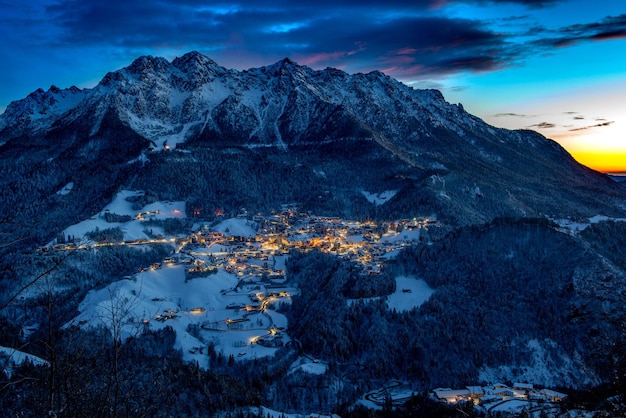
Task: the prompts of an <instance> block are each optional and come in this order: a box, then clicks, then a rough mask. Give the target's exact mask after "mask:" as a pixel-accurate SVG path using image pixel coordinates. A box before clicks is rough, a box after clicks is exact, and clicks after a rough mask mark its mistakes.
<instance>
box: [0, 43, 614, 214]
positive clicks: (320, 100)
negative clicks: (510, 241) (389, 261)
mask: <svg viewBox="0 0 626 418" xmlns="http://www.w3.org/2000/svg"><path fill="white" fill-rule="evenodd" d="M0 129H1V130H0V144H4V146H3V147H2V148H1V149H0V153H1V154H2V155H4V158H7V157H8V158H15V157H16V156H17V155H22V154H23V152H25V151H28V150H30V151H31V155H30V158H35V160H33V161H31V162H32V163H34V162H36V161H39V162H41V161H44V160H45V161H48V162H50V161H52V160H54V159H56V161H57V162H60V164H61V165H62V168H61V169H60V170H61V172H60V173H59V177H62V178H58V183H57V184H55V185H54V188H55V191H56V190H58V189H59V188H61V187H62V186H63V184H67V182H68V181H74V180H76V181H75V183H76V184H78V185H80V183H81V181H80V177H82V174H81V173H82V172H84V171H85V170H87V171H88V172H90V173H96V172H99V171H108V172H112V173H114V174H115V176H113V177H114V178H115V177H116V176H117V175H118V174H120V171H119V169H118V168H120V167H123V166H124V164H128V163H130V162H132V161H138V160H142V161H144V166H143V168H144V170H143V171H141V170H140V171H139V172H134V173H132V176H134V177H135V178H136V176H139V177H140V178H143V174H145V172H146V170H145V163H146V161H147V160H148V159H150V161H152V162H153V163H154V162H156V160H157V158H155V157H152V158H150V155H154V152H155V151H162V150H172V149H177V150H179V151H185V153H183V154H181V153H177V155H178V156H177V158H169V157H168V158H169V159H168V158H165V159H163V158H164V157H162V156H161V157H159V158H160V159H163V161H161V163H163V164H165V165H169V166H171V165H172V164H173V165H179V164H182V167H184V166H185V165H186V166H189V165H191V164H192V163H193V161H195V160H194V159H197V157H198V155H197V152H199V151H200V150H202V151H206V150H212V152H217V153H229V155H232V154H233V150H235V149H236V150H237V153H238V155H239V156H240V157H241V159H240V160H238V161H239V162H238V163H237V165H239V166H240V165H241V164H242V163H243V161H244V160H245V161H246V164H248V165H251V166H255V164H257V163H254V162H253V161H252V160H254V159H255V158H257V157H258V156H259V153H262V152H264V153H267V154H268V155H271V156H272V158H269V159H268V158H265V161H266V162H267V161H270V160H271V161H272V162H271V163H268V164H270V165H272V164H279V165H281V167H287V166H289V167H292V168H293V169H294V170H296V171H297V172H298V176H297V177H298V178H299V179H301V180H303V181H306V182H309V183H310V181H311V179H315V180H316V181H318V182H319V183H321V184H323V186H320V191H321V192H324V193H331V194H332V196H333V197H334V198H335V199H336V200H337V202H335V204H334V206H335V208H334V209H336V210H337V211H339V212H344V213H345V212H346V211H353V209H350V208H349V207H354V206H355V205H357V206H359V205H361V203H362V206H364V207H365V206H368V202H367V201H366V200H362V202H360V201H356V199H357V197H358V198H360V199H363V196H364V195H363V192H366V193H383V192H385V191H393V192H394V194H393V196H394V197H393V198H392V199H389V201H388V202H386V203H385V205H384V206H385V210H384V211H382V213H383V214H384V212H388V213H389V214H393V216H397V215H402V216H407V215H415V214H416V212H428V214H431V213H432V212H435V213H437V214H439V215H440V216H441V217H443V218H446V219H448V220H449V221H451V222H452V223H461V224H465V223H474V222H483V221H485V220H489V219H491V218H493V217H494V216H529V215H554V216H577V215H586V216H593V215H595V214H598V213H606V214H612V213H611V212H614V211H616V207H618V205H619V204H620V203H619V202H623V200H620V199H623V195H624V192H623V188H620V187H617V186H616V184H615V183H614V182H611V181H610V180H609V179H608V178H607V177H606V176H604V175H601V174H598V173H595V172H593V171H591V170H589V169H586V168H585V167H583V166H581V165H579V164H578V163H576V162H575V161H574V160H573V159H572V158H571V156H569V154H567V152H566V151H565V150H563V149H562V148H561V147H560V146H559V145H558V144H556V143H555V142H553V141H550V140H547V139H546V138H544V137H543V136H541V135H539V134H537V133H535V132H532V131H508V130H504V129H498V128H494V127H492V126H489V125H487V124H486V123H484V122H483V121H482V120H480V119H479V118H477V117H475V116H472V115H470V114H469V113H467V112H466V111H465V110H464V109H463V107H462V106H461V105H453V104H450V103H447V102H446V101H445V100H444V98H443V96H442V94H441V93H440V92H439V91H436V90H415V89H413V88H411V87H408V86H406V85H404V84H402V83H400V82H398V81H396V80H393V79H392V78H390V77H388V76H386V75H384V74H383V73H381V72H376V71H375V72H371V73H368V74H352V75H350V74H347V73H345V72H342V71H339V70H336V69H331V68H328V69H325V70H321V71H315V70H312V69H311V68H308V67H306V66H300V65H297V64H296V63H294V62H292V61H290V60H289V59H283V60H281V61H279V62H277V63H275V64H273V65H269V66H266V67H261V68H252V69H249V70H246V71H236V70H230V69H226V68H223V67H221V66H219V65H218V64H216V63H215V62H214V61H212V60H211V59H209V58H207V57H205V56H204V55H202V54H200V53H198V52H190V53H188V54H186V55H184V56H182V57H179V58H176V59H174V60H172V61H171V62H170V61H168V60H166V59H164V58H158V57H150V56H144V57H140V58H138V59H137V60H135V61H134V62H133V63H132V64H131V65H130V66H128V67H126V68H122V69H120V70H117V71H114V72H110V73H108V74H107V75H106V76H105V77H104V78H103V79H102V80H101V82H100V83H99V84H98V85H97V86H96V87H94V88H93V89H85V90H80V89H77V88H75V87H72V88H70V89H66V90H60V89H58V88H56V87H54V86H53V87H51V88H50V90H48V91H47V92H44V91H42V90H37V91H36V92H34V93H32V94H30V95H29V96H28V97H26V98H25V99H23V100H19V101H16V102H13V103H11V104H10V105H9V106H8V108H7V110H6V112H5V113H4V114H3V115H1V116H0ZM189 152H190V154H189ZM194 152H195V153H196V155H195V156H194ZM39 153H40V154H39ZM150 153H152V154H150ZM35 155H39V157H38V158H36V157H35ZM51 159H52V160H51ZM68 166H69V167H68ZM96 166H97V167H100V168H101V169H102V170H99V169H97V168H96ZM79 168H81V170H82V171H81V170H78V169H79ZM266 168H267V167H266ZM239 169H240V168H237V169H236V168H235V167H231V172H230V174H229V176H232V177H233V178H234V177H237V175H240V177H250V175H249V174H246V173H245V172H238V174H235V173H234V171H232V170H239ZM181 170H182V168H181ZM272 170H278V171H280V170H281V169H279V168H277V167H273V168H272ZM215 174H216V173H213V174H212V175H215ZM130 175H131V173H127V174H125V175H123V176H122V177H120V178H119V183H115V182H113V183H115V184H113V183H111V181H112V178H111V177H109V178H107V179H106V180H105V183H109V184H108V187H109V188H116V187H119V186H120V185H122V184H123V183H124V182H127V180H128V179H129V178H130V177H128V176H130ZM205 175H207V174H205ZM252 177H253V178H252V179H250V181H254V176H252ZM257 177H258V176H257ZM331 177H332V178H331ZM207 179H208V178H205V181H206V180H207ZM169 180H171V181H173V182H177V181H178V180H176V179H173V178H170V179H169ZM292 180H293V179H292ZM50 181H54V180H52V179H51V180H50ZM144 181H145V182H147V180H145V178H144ZM293 181H296V180H293ZM296 182H297V181H296ZM144 186H145V185H144ZM292 186H293V187H292V188H294V187H296V186H295V185H292ZM298 187H299V186H298ZM240 188H241V187H239V186H237V187H235V189H234V193H235V194H238V195H241V191H240V190H239V189H240ZM296 188H297V187H296ZM246 189H247V190H249V189H250V187H246ZM76 190H77V191H80V187H78V188H77V189H76ZM172 193H174V194H177V192H172ZM316 193H317V192H316ZM108 197H109V198H110V197H111V196H108ZM172 197H176V198H185V199H189V197H190V196H182V195H180V193H178V195H177V196H172ZM195 197H196V198H199V196H195ZM250 197H253V196H250ZM257 197H258V196H257ZM281 198H285V199H290V200H299V201H300V200H302V194H301V193H300V194H289V193H287V194H286V195H285V196H281ZM205 199H206V196H205ZM219 199H222V200H228V198H224V197H223V196H222V197H220V198H219ZM219 199H218V200H219ZM268 199H269V197H268V198H267V199H261V200H266V201H267V200H268ZM196 200H198V199H196ZM209 200H211V199H209ZM231 200H232V199H231ZM235 200H237V199H235ZM240 200H241V199H240ZM249 200H250V199H245V200H243V201H237V202H236V203H234V202H231V203H232V205H234V206H236V205H239V204H242V205H249ZM342 202H343V203H342ZM216 204H221V205H225V206H227V207H228V206H229V202H226V203H217V202H216ZM370 205H371V208H374V206H376V205H373V204H371V203H370ZM234 206H233V207H234ZM417 206H419V207H420V209H417V208H416V207H417ZM378 212H379V214H380V213H381V211H380V210H378ZM365 213H368V211H367V210H366V211H365ZM368 216H369V215H368Z"/></svg>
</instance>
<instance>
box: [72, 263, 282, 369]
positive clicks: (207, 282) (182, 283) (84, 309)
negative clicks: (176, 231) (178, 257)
mask: <svg viewBox="0 0 626 418" xmlns="http://www.w3.org/2000/svg"><path fill="white" fill-rule="evenodd" d="M237 283H238V279H237V276H235V275H233V274H230V273H227V272H226V271H224V270H222V269H219V270H218V271H217V273H215V274H211V275H209V276H207V277H198V278H193V279H190V280H186V278H185V267H184V266H183V265H179V264H175V263H169V264H165V265H164V266H163V267H162V268H157V269H154V270H147V271H144V272H142V273H138V274H136V275H135V276H133V278H132V279H129V280H121V281H118V282H115V283H112V284H111V285H109V286H107V287H106V288H103V289H100V290H92V291H90V292H89V293H88V294H87V296H86V297H85V299H84V300H83V301H82V302H81V303H80V305H79V307H78V310H79V312H80V314H79V315H78V316H76V317H75V318H74V319H73V320H72V321H70V322H69V323H67V324H66V325H65V326H66V327H67V326H70V325H79V326H86V327H94V326H99V325H104V326H106V327H108V328H109V329H111V330H112V332H115V333H117V335H119V338H122V339H126V338H128V337H130V336H133V335H137V334H139V333H140V332H141V329H142V328H143V327H144V326H149V327H150V328H152V329H162V328H164V327H166V326H171V327H172V328H173V329H174V331H175V332H176V343H175V348H176V349H178V350H181V352H182V354H183V360H185V361H188V362H197V363H198V365H199V366H200V367H203V368H208V367H209V357H208V356H207V355H206V351H204V348H205V347H206V346H207V345H208V344H209V343H212V344H213V345H214V346H215V350H216V352H218V353H220V352H221V353H223V355H224V356H226V357H228V356H230V355H233V356H234V357H235V358H260V357H267V356H271V355H274V354H275V352H276V350H277V349H276V348H272V347H265V346H262V345H259V344H254V343H253V342H252V341H253V340H254V339H256V338H258V337H262V336H266V335H268V328H270V327H272V326H273V327H286V326H287V319H286V317H285V316H284V315H282V314H280V313H278V312H275V311H273V310H271V309H267V310H266V311H265V312H264V313H260V312H252V313H250V314H248V313H246V312H245V310H239V309H233V308H230V309H229V308H228V305H230V304H240V305H245V304H246V303H249V302H250V298H249V293H250V292H248V291H245V290H242V291H241V292H239V291H233V290H232V289H233V288H235V286H236V285H237ZM241 287H242V286H240V288H241ZM244 287H245V286H244ZM166 314H173V315H175V317H174V318H168V319H165V320H159V319H158V318H163V316H164V315H166ZM227 319H231V320H235V319H243V320H244V321H242V322H241V323H240V325H241V326H240V327H229V326H227V325H226V322H225V321H226V320H227ZM194 328H195V331H193V329H194ZM283 338H284V340H285V341H288V337H287V336H286V335H285V336H284V337H283Z"/></svg>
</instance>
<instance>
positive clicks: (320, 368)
mask: <svg viewBox="0 0 626 418" xmlns="http://www.w3.org/2000/svg"><path fill="white" fill-rule="evenodd" d="M327 369H328V366H327V365H326V364H325V363H321V362H319V361H318V360H311V359H310V358H308V357H300V358H298V359H297V360H296V361H294V362H293V364H292V365H291V367H290V368H289V373H294V372H297V371H302V372H304V373H308V374H318V375H321V374H324V373H326V370H327Z"/></svg>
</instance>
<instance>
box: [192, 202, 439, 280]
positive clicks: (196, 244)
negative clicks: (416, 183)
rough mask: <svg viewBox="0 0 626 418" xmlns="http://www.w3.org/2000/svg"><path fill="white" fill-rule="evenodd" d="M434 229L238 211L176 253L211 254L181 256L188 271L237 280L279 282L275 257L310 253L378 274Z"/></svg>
mask: <svg viewBox="0 0 626 418" xmlns="http://www.w3.org/2000/svg"><path fill="white" fill-rule="evenodd" d="M225 225H231V226H232V228H228V227H225ZM437 225H438V224H437V223H436V222H435V221H432V220H429V219H426V218H419V219H412V220H408V219H407V220H400V221H396V222H391V223H388V224H385V225H379V224H376V223H375V222H372V221H366V222H357V221H345V220H343V219H341V218H336V217H317V216H312V215H310V214H308V213H300V212H298V211H297V210H296V209H295V208H293V207H291V208H289V209H285V210H283V211H282V212H281V213H280V214H275V215H270V216H267V217H264V216H262V215H255V216H252V217H250V216H247V214H246V213H245V211H244V212H242V213H241V214H239V215H238V216H237V218H234V219H230V220H226V221H225V222H224V223H222V224H218V228H217V230H216V229H215V228H212V227H210V226H208V225H202V226H201V227H200V228H199V230H198V231H197V232H195V233H194V234H192V235H191V236H190V237H189V240H188V241H186V244H188V245H187V246H186V247H185V248H182V249H181V251H180V253H181V254H188V255H192V256H193V255H197V254H199V253H207V252H208V253H210V254H211V257H210V259H209V262H203V260H202V259H198V258H197V257H192V258H191V259H189V258H187V260H188V262H190V263H192V264H194V265H193V266H192V267H190V268H189V269H188V270H189V272H190V273H199V274H202V273H204V272H206V271H208V270H211V269H215V268H224V269H226V271H228V272H232V273H235V274H238V275H239V276H252V277H257V276H258V277H266V278H269V279H272V280H280V279H281V278H282V277H283V276H284V273H285V271H284V263H281V262H277V260H278V259H279V258H281V257H284V256H286V255H288V254H290V253H291V252H292V251H302V252H307V251H312V250H319V251H322V252H327V253H333V254H336V255H337V256H338V257H341V258H344V259H347V260H349V261H352V262H354V263H355V264H356V265H357V266H359V267H360V268H361V269H362V274H379V273H380V272H381V271H382V268H383V265H384V263H385V262H386V261H387V260H389V259H390V258H392V257H393V256H394V255H395V254H396V253H397V251H398V250H400V249H401V248H402V247H404V246H406V245H409V244H411V243H412V242H416V241H418V240H419V239H427V238H426V237H427V236H428V235H427V234H428V227H433V226H437ZM183 259H185V257H183Z"/></svg>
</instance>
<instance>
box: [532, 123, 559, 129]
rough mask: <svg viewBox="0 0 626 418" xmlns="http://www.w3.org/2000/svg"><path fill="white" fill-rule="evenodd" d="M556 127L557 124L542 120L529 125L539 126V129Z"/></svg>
mask: <svg viewBox="0 0 626 418" xmlns="http://www.w3.org/2000/svg"><path fill="white" fill-rule="evenodd" d="M555 127H556V125H555V124H554V123H550V122H541V123H537V124H535V125H530V126H527V128H539V129H549V128H555Z"/></svg>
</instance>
